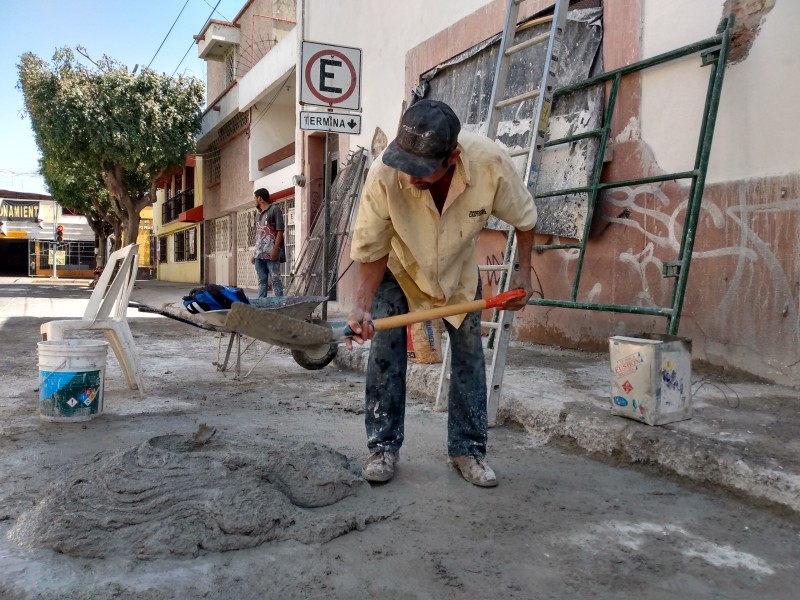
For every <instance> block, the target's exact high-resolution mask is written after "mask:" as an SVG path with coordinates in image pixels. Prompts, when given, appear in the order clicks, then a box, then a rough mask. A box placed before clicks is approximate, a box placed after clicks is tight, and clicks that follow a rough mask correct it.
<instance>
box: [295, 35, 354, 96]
mask: <svg viewBox="0 0 800 600" xmlns="http://www.w3.org/2000/svg"><path fill="white" fill-rule="evenodd" d="M301 55H302V60H301V64H302V70H303V71H302V77H301V84H300V104H309V105H312V106H327V107H329V108H339V109H345V110H361V49H360V48H349V47H347V46H334V45H331V44H321V43H319V42H308V41H304V42H303V48H302V52H301Z"/></svg>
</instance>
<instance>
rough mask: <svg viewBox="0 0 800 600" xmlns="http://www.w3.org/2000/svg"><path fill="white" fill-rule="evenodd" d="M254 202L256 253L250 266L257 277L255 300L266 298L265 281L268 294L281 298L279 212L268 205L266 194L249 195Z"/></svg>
mask: <svg viewBox="0 0 800 600" xmlns="http://www.w3.org/2000/svg"><path fill="white" fill-rule="evenodd" d="M253 197H254V199H255V202H256V209H257V211H258V212H257V214H256V249H255V254H254V256H253V258H252V259H251V262H252V263H253V264H254V265H255V267H256V275H258V297H259V298H266V297H267V290H268V289H269V280H270V277H272V291H273V293H274V294H275V296H283V282H282V281H281V263H282V262H286V254H285V250H284V245H283V232H284V229H285V227H284V224H283V212H282V211H281V209H280V208H278V206H277V205H276V204H275V203H274V202H270V199H269V192H268V191H267V190H266V189H265V188H259V189H257V190H256V191H255V192H253Z"/></svg>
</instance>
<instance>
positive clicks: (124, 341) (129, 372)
mask: <svg viewBox="0 0 800 600" xmlns="http://www.w3.org/2000/svg"><path fill="white" fill-rule="evenodd" d="M138 247H139V245H138V244H130V245H129V246H125V247H124V248H121V249H120V250H117V251H116V252H114V253H112V254H111V256H109V257H108V261H107V263H106V266H105V267H104V268H103V274H102V275H101V276H100V279H99V280H98V282H97V285H96V286H95V288H94V292H92V295H91V297H90V298H89V305H88V306H87V307H86V311H85V312H84V313H83V318H81V319H68V320H64V321H50V322H49V323H45V324H44V325H42V326H41V328H40V329H39V331H40V333H41V334H42V339H43V340H45V341H47V340H63V339H64V337H65V333H66V332H67V331H70V330H75V329H84V330H87V329H97V330H101V331H103V333H105V336H106V339H108V342H109V344H110V345H111V347H112V348H113V349H114V354H116V356H117V360H118V361H119V364H120V367H122V371H123V372H124V373H125V378H126V379H127V380H128V387H129V388H130V389H132V390H135V389H137V388H138V389H139V394H140V395H142V396H143V395H144V385H143V384H142V372H141V368H140V367H139V362H138V360H137V357H136V346H135V345H134V343H133V335H132V334H131V329H130V327H129V326H128V319H127V317H126V314H127V310H128V299H129V298H130V295H131V292H132V291H133V285H134V283H135V282H136V272H137V270H138V268H139V254H138V253H137V248H138ZM112 311H113V316H112Z"/></svg>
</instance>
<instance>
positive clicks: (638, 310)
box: [490, 14, 734, 344]
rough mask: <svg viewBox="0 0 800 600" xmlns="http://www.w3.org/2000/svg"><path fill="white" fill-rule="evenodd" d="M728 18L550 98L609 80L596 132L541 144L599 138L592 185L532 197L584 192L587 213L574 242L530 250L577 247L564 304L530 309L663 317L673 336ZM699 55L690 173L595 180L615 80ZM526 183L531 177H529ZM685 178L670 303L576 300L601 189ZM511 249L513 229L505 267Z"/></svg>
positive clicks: (669, 266) (540, 301) (538, 302)
mask: <svg viewBox="0 0 800 600" xmlns="http://www.w3.org/2000/svg"><path fill="white" fill-rule="evenodd" d="M733 23H734V16H733V15H732V14H731V15H729V16H727V17H725V18H723V19H722V21H721V22H720V25H719V27H718V29H717V34H716V35H714V36H712V37H710V38H707V39H705V40H701V41H699V42H696V43H693V44H690V45H688V46H683V47H681V48H677V49H675V50H672V51H670V52H665V53H663V54H659V55H657V56H654V57H652V58H649V59H646V60H643V61H640V62H637V63H634V64H631V65H628V66H626V67H622V68H620V69H615V70H613V71H609V72H607V73H603V74H602V75H598V76H596V77H592V78H590V79H586V80H584V81H581V82H579V83H576V84H573V85H569V86H565V87H563V88H559V89H557V90H556V91H555V92H554V97H555V98H558V97H559V96H565V95H567V94H570V93H572V92H575V91H577V90H581V89H584V88H588V87H591V86H595V85H600V84H605V83H606V82H610V92H609V94H608V102H607V105H606V111H605V116H604V119H603V124H602V126H601V127H600V128H599V129H595V130H592V131H588V132H585V133H581V134H579V135H574V136H569V137H563V138H559V139H553V140H549V141H547V142H546V143H545V145H544V147H545V148H548V147H552V146H557V145H560V144H569V143H574V142H578V141H581V140H584V139H587V138H596V139H598V140H599V149H598V152H597V158H596V161H595V165H594V174H593V178H592V181H591V183H590V184H589V185H587V186H583V187H573V188H568V189H559V190H551V191H548V192H544V193H537V194H536V196H535V197H536V198H545V197H553V196H564V195H568V194H580V193H585V194H588V195H589V201H588V210H587V215H586V220H585V223H584V229H583V236H582V237H581V238H580V240H581V241H580V242H577V243H568V244H547V245H537V246H534V248H533V249H534V250H536V251H543V250H556V249H571V248H574V249H578V251H579V254H578V260H577V266H576V272H575V277H574V280H573V284H572V293H571V295H570V298H569V299H568V300H556V299H548V298H531V299H530V300H529V301H528V304H529V305H535V306H553V307H558V308H577V309H584V310H598V311H607V312H620V313H632V314H642V315H654V316H658V317H666V319H667V333H668V334H670V335H677V332H678V326H679V324H680V317H681V311H682V309H683V300H684V295H685V293H686V284H687V280H688V277H689V267H690V265H691V260H692V251H693V248H694V240H695V235H696V232H697V221H698V218H699V215H700V205H701V203H702V198H703V190H704V188H705V181H706V172H707V170H708V162H709V156H710V154H711V142H712V140H713V136H714V125H715V122H716V118H717V110H718V108H719V101H720V95H721V93H722V80H723V77H724V74H725V65H726V61H727V58H728V49H729V47H730V43H731V33H732V30H733ZM697 53H700V55H701V59H702V65H703V66H710V67H711V72H710V76H709V82H708V90H707V93H706V99H705V109H704V111H703V118H702V122H701V126H700V136H699V141H698V145H697V153H696V156H695V162H694V168H693V169H692V170H691V171H683V172H676V173H665V174H663V175H657V176H652V177H641V178H638V179H627V180H624V181H614V182H602V183H601V182H600V174H601V169H602V166H603V157H604V155H605V150H606V147H607V145H608V140H609V137H610V131H611V120H612V118H613V116H614V106H615V103H616V99H617V93H618V91H619V87H620V82H621V80H622V77H623V76H625V75H629V74H631V73H636V72H639V71H643V70H644V69H647V68H650V67H655V66H657V65H661V64H664V63H666V62H669V61H672V60H675V59H678V58H683V57H686V56H690V55H692V54H697ZM531 179H534V178H533V177H531ZM683 179H689V180H691V185H690V187H689V200H688V205H687V209H686V219H685V223H684V227H683V233H682V237H681V243H680V249H679V252H678V258H677V260H674V261H668V262H665V263H664V268H663V273H662V275H663V276H664V277H674V278H675V279H676V282H675V285H674V287H673V289H672V299H671V302H670V305H669V306H661V307H659V306H635V305H623V304H600V303H593V302H581V301H579V300H578V299H577V297H578V288H579V286H580V280H581V273H582V270H583V262H584V258H585V255H586V244H587V240H588V237H589V230H590V228H591V225H592V215H593V211H594V207H595V204H596V202H597V197H598V194H599V193H600V191H601V190H610V189H614V188H621V187H627V186H635V185H640V184H646V183H656V182H662V181H677V180H683ZM512 247H513V231H512V232H511V233H510V235H509V239H508V244H507V246H506V253H505V254H506V255H505V259H504V262H505V263H508V261H509V260H510V258H511V256H510V255H511V252H512ZM500 288H501V289H505V273H504V274H503V277H501V281H500ZM494 333H495V332H494V331H492V332H491V335H490V344H492V343H493V341H494V340H493V338H494Z"/></svg>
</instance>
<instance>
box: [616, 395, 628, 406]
mask: <svg viewBox="0 0 800 600" xmlns="http://www.w3.org/2000/svg"><path fill="white" fill-rule="evenodd" d="M614 404H616V405H617V406H628V401H627V400H626V399H625V398H623V397H622V396H614Z"/></svg>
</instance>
